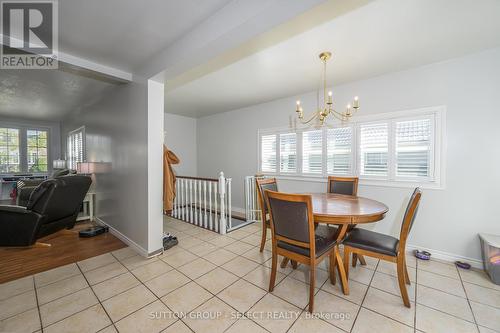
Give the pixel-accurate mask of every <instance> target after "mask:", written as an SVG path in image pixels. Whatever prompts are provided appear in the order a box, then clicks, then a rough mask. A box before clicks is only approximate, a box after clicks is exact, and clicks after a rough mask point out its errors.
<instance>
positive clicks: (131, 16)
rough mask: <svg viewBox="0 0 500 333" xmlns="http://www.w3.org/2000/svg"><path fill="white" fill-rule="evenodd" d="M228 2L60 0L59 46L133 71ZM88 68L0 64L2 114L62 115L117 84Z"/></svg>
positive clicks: (46, 117)
mask: <svg viewBox="0 0 500 333" xmlns="http://www.w3.org/2000/svg"><path fill="white" fill-rule="evenodd" d="M228 2H229V0H182V1H179V0H148V3H147V5H146V4H145V3H144V2H142V1H137V0H127V1H124V0H106V1H102V0H84V1H82V0H64V1H59V51H62V52H64V53H67V54H70V55H74V56H77V57H79V58H84V59H85V60H88V61H92V62H95V63H98V64H101V65H107V66H110V67H113V68H116V69H120V70H123V71H126V72H131V73H133V69H134V68H137V67H141V66H142V65H143V62H144V61H147V60H148V59H150V58H151V57H153V56H154V55H155V54H156V53H157V52H158V51H159V50H161V49H164V48H166V47H167V46H168V45H170V44H171V43H172V42H174V41H175V40H176V39H177V38H179V37H181V36H182V35H183V34H185V33H186V32H187V31H188V30H190V29H191V28H192V27H194V26H196V25H197V24H199V23H200V22H201V21H203V20H204V19H206V18H207V17H209V16H210V15H212V14H213V13H214V12H216V11H217V10H218V9H220V8H221V7H222V6H224V5H225V4H226V3H228ZM61 65H64V64H61V63H60V67H61ZM83 74H84V75H82V73H81V72H79V71H78V70H72V71H70V68H66V69H63V70H0V117H1V116H3V117H15V118H24V119H40V120H56V121H58V120H60V119H61V118H63V117H64V116H65V115H67V114H68V113H69V112H72V111H74V110H75V109H76V108H79V107H83V106H85V105H87V104H88V103H91V102H92V101H96V100H97V99H98V98H100V96H102V93H103V92H104V91H106V90H107V89H109V88H110V87H112V84H110V83H106V82H105V81H103V80H102V78H99V79H98V80H96V79H95V76H94V75H85V73H83Z"/></svg>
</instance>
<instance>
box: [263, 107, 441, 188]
mask: <svg viewBox="0 0 500 333" xmlns="http://www.w3.org/2000/svg"><path fill="white" fill-rule="evenodd" d="M444 112H445V111H444V108H443V107H433V108H426V109H420V110H414V111H404V112H395V113H387V114H382V115H376V116H365V117H359V118H357V120H356V121H354V122H350V123H349V124H347V125H345V124H343V126H339V127H324V128H322V129H297V130H296V131H293V132H291V131H290V129H283V130H261V131H259V140H260V153H259V158H260V160H259V171H260V172H263V173H272V174H276V175H283V176H291V177H294V176H303V177H316V178H319V177H326V176H328V175H341V176H342V175H344V176H345V175H354V176H358V177H360V178H361V180H362V181H363V182H364V183H365V184H372V183H373V184H378V183H379V182H384V184H388V185H390V186H392V185H393V186H400V184H402V183H407V184H409V185H408V186H414V185H415V182H416V183H418V184H419V185H422V184H423V185H428V186H429V187H434V188H439V187H442V184H441V176H442V173H443V171H442V170H441V166H442V164H441V163H440V157H441V155H442V150H443V149H444V148H443V147H442V146H441V143H442V142H443V140H442V135H443V133H444ZM278 166H279V167H278Z"/></svg>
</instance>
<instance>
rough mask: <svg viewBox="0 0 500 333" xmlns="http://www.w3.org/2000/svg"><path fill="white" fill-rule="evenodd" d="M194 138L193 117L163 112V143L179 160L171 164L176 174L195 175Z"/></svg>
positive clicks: (195, 153) (195, 152) (194, 123)
mask: <svg viewBox="0 0 500 333" xmlns="http://www.w3.org/2000/svg"><path fill="white" fill-rule="evenodd" d="M196 138H197V134H196V119H195V118H189V117H183V116H178V115H175V114H170V113H165V144H166V145H167V147H168V149H170V150H171V151H173V152H174V153H175V154H176V155H177V157H179V159H180V161H181V162H180V163H179V164H177V165H173V168H174V170H175V172H176V174H177V175H180V176H192V177H194V176H196V175H197V167H198V165H197V147H196ZM214 177H215V176H214Z"/></svg>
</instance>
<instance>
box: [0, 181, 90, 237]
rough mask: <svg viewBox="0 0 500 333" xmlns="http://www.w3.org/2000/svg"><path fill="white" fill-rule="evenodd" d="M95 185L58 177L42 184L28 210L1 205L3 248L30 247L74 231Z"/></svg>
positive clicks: (30, 201) (0, 226)
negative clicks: (62, 232) (85, 200)
mask: <svg viewBox="0 0 500 333" xmlns="http://www.w3.org/2000/svg"><path fill="white" fill-rule="evenodd" d="M91 183H92V180H91V178H90V177H88V176H81V175H75V176H63V177H57V178H55V179H49V180H45V181H43V182H42V183H41V184H40V185H38V186H37V187H36V188H35V189H34V191H33V192H32V194H31V196H30V198H29V200H28V204H27V205H26V207H22V206H7V205H0V246H30V245H33V244H34V243H35V242H36V240H37V239H39V238H41V237H44V236H47V235H50V234H52V233H55V232H57V231H59V230H62V229H71V228H73V227H74V225H75V222H76V218H77V216H78V213H79V211H80V207H81V205H82V202H83V199H84V197H85V195H86V194H87V191H88V190H89V187H90V185H91Z"/></svg>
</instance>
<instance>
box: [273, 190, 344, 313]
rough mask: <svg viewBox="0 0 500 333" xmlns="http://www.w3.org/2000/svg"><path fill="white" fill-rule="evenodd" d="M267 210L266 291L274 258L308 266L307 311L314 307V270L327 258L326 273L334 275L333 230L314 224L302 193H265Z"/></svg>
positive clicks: (306, 199)
mask: <svg viewBox="0 0 500 333" xmlns="http://www.w3.org/2000/svg"><path fill="white" fill-rule="evenodd" d="M265 197H266V201H267V205H268V207H269V216H270V222H271V223H270V225H271V235H272V244H273V251H272V253H273V255H272V269H271V279H270V281H269V292H272V291H273V290H274V285H275V283H276V270H277V265H278V255H281V256H283V257H285V258H288V259H290V260H292V261H295V262H300V263H302V264H305V265H308V266H309V269H310V273H309V274H310V278H309V312H311V313H312V312H313V308H314V291H315V290H314V287H315V281H316V280H315V275H316V267H317V266H318V264H319V263H321V261H322V260H323V259H325V258H326V257H328V256H330V274H334V267H335V264H334V263H333V258H335V253H336V252H334V251H336V250H337V246H336V245H337V242H336V239H337V237H336V236H337V229H336V228H332V227H328V226H325V225H315V224H314V218H313V210H312V198H311V196H310V195H304V194H287V193H280V192H274V191H269V190H266V191H265Z"/></svg>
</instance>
